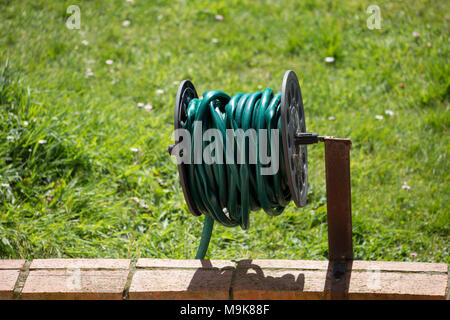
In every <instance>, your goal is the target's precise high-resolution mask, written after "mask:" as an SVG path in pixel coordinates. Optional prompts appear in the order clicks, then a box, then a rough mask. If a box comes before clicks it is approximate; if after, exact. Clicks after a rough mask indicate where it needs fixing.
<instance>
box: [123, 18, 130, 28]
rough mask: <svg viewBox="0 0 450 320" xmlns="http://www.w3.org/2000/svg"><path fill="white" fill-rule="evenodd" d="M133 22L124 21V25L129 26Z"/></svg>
mask: <svg viewBox="0 0 450 320" xmlns="http://www.w3.org/2000/svg"><path fill="white" fill-rule="evenodd" d="M130 24H131V22H130V20H125V21H124V22H122V25H123V26H124V27H128V26H129V25H130Z"/></svg>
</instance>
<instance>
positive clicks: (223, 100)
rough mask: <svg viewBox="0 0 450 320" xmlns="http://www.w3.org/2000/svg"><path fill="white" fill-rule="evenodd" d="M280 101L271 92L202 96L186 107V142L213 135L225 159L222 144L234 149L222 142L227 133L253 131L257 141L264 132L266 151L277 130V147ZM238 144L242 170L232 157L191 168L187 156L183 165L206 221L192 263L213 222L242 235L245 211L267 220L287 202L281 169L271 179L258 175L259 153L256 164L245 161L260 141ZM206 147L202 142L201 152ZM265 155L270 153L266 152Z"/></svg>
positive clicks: (205, 243) (203, 246) (204, 248)
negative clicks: (237, 229)
mask: <svg viewBox="0 0 450 320" xmlns="http://www.w3.org/2000/svg"><path fill="white" fill-rule="evenodd" d="M280 100H281V93H277V94H275V95H274V94H273V93H272V89H265V90H264V91H258V92H254V93H246V94H243V93H238V94H236V95H234V96H233V97H231V98H230V96H229V95H227V94H226V93H224V92H221V91H206V92H205V93H204V94H203V98H202V99H193V100H191V101H190V103H189V106H188V109H187V120H186V122H185V123H184V129H186V130H188V131H189V132H190V134H191V137H196V136H198V134H199V132H198V130H202V132H201V133H200V136H201V137H202V136H203V133H204V132H205V131H206V130H208V129H218V130H219V132H220V133H221V135H222V138H223V139H222V141H223V145H224V147H223V152H224V158H225V157H226V150H227V148H231V145H227V143H234V144H235V146H236V140H235V139H233V140H232V141H231V142H228V141H227V140H226V130H227V129H233V130H235V131H236V130H238V129H243V130H244V131H245V130H247V129H255V130H256V134H257V135H258V137H259V132H260V131H259V129H267V133H268V138H267V144H268V145H271V139H272V136H271V129H278V131H279V134H278V139H279V141H278V145H279V146H282V140H281V114H280V108H281V105H280ZM196 121H201V123H202V126H201V127H199V126H196V125H194V123H195V122H196ZM234 138H236V137H234ZM225 141H227V142H225ZM243 141H244V145H243V146H238V147H239V148H241V150H242V154H243V156H244V157H245V161H244V162H243V163H241V164H239V162H238V159H237V155H235V156H234V157H235V159H234V162H233V163H232V164H228V162H227V163H225V161H224V163H223V164H219V163H213V164H206V163H201V164H194V157H195V153H194V152H191V164H188V165H187V166H188V187H189V189H190V193H191V195H192V197H193V201H194V203H195V205H196V207H197V208H198V209H199V211H200V212H201V213H203V214H204V215H205V220H204V225H203V232H202V238H201V241H200V245H199V248H198V251H197V254H196V259H203V258H204V257H205V255H206V251H207V250H208V245H209V242H210V239H211V235H212V230H213V226H214V221H217V222H219V223H220V224H222V225H224V226H227V227H234V226H237V225H240V226H241V228H242V229H248V227H249V213H250V210H253V211H256V210H259V209H264V211H265V212H266V213H267V214H269V215H271V216H276V215H279V214H280V213H281V212H282V211H283V210H284V208H285V207H286V205H287V204H288V203H289V201H290V200H291V194H290V191H289V187H288V185H287V183H286V181H287V177H286V170H285V168H284V167H283V166H282V165H280V168H279V170H278V172H277V173H276V174H273V175H262V174H261V173H260V168H261V164H260V163H261V162H260V161H259V152H256V155H257V161H256V164H251V163H250V161H249V151H250V150H249V148H250V147H254V146H255V145H256V148H257V150H259V148H260V146H259V143H258V142H259V139H257V141H248V139H244V140H243ZM197 143H198V141H197ZM194 144H195V141H194V139H192V141H191V150H195V147H194ZM206 146H207V144H206V143H205V142H202V151H203V150H204V148H205V147H206ZM280 149H281V147H280ZM268 150H269V153H270V148H268ZM197 156H198V155H197ZM278 156H279V163H280V164H283V163H284V158H283V152H280V154H279V155H278Z"/></svg>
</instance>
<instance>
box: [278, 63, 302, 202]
mask: <svg viewBox="0 0 450 320" xmlns="http://www.w3.org/2000/svg"><path fill="white" fill-rule="evenodd" d="M301 132H306V123H305V112H304V109H303V100H302V93H301V91H300V85H299V83H298V78H297V75H296V74H295V72H294V71H292V70H289V71H286V73H285V74H284V79H283V86H282V89H281V137H282V141H283V155H284V165H285V167H286V173H287V180H288V181H287V183H288V186H289V190H290V191H291V195H292V200H294V203H295V205H296V206H297V207H303V206H305V204H306V195H307V193H308V157H307V148H306V145H299V144H297V143H295V137H296V135H297V134H298V133H301Z"/></svg>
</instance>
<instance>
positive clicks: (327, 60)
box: [325, 57, 334, 63]
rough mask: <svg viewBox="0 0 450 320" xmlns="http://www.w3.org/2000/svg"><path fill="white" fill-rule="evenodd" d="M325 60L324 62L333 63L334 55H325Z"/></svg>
mask: <svg viewBox="0 0 450 320" xmlns="http://www.w3.org/2000/svg"><path fill="white" fill-rule="evenodd" d="M325 62H326V63H333V62H334V57H326V58H325Z"/></svg>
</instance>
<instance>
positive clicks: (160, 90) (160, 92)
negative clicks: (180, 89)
mask: <svg viewBox="0 0 450 320" xmlns="http://www.w3.org/2000/svg"><path fill="white" fill-rule="evenodd" d="M156 93H157V94H163V93H164V90H163V89H158V90H156Z"/></svg>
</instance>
